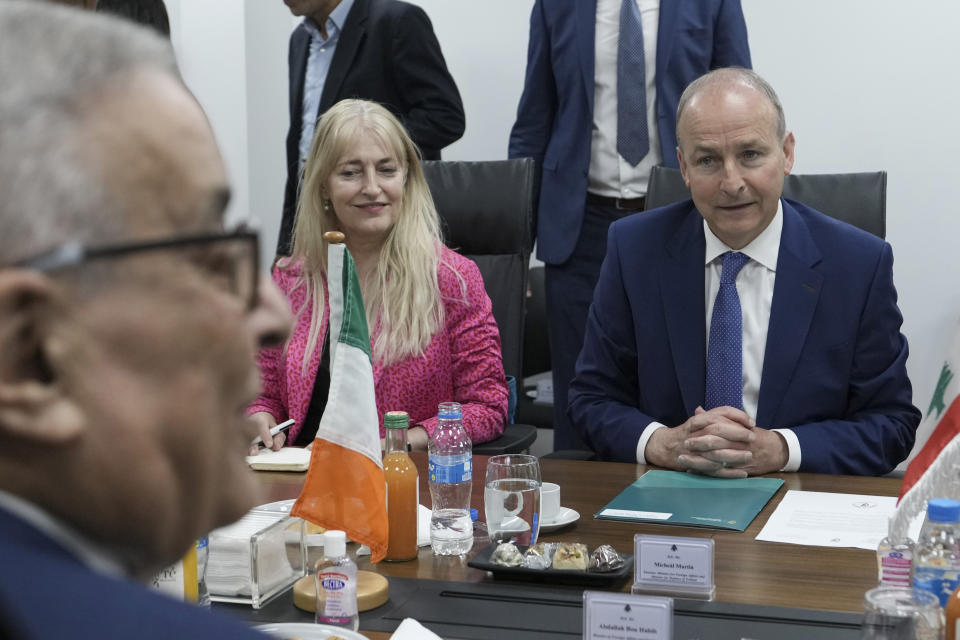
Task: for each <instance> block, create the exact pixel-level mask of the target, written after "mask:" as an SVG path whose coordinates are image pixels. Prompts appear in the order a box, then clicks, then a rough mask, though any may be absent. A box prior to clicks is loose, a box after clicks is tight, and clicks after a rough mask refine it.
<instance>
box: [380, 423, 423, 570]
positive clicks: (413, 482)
mask: <svg viewBox="0 0 960 640" xmlns="http://www.w3.org/2000/svg"><path fill="white" fill-rule="evenodd" d="M409 424H410V417H409V416H408V415H407V414H406V412H405V411H388V412H387V414H386V415H385V416H384V417H383V426H384V427H386V429H387V444H386V447H387V453H386V456H385V457H384V459H383V476H384V478H385V479H386V481H387V522H388V526H389V533H390V536H389V539H388V542H387V555H386V558H385V559H386V560H390V561H402V560H413V559H414V558H416V557H417V507H418V505H419V504H420V474H419V473H418V472H417V467H416V465H414V464H413V460H411V459H410V456H408V455H407V427H408V426H409Z"/></svg>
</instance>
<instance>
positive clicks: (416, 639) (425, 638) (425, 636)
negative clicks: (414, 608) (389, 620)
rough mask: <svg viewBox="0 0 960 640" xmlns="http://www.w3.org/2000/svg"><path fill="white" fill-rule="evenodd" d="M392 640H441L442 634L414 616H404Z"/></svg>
mask: <svg viewBox="0 0 960 640" xmlns="http://www.w3.org/2000/svg"><path fill="white" fill-rule="evenodd" d="M390 640H440V636H438V635H437V634H435V633H434V632H433V631H430V629H427V628H426V627H425V626H423V625H422V624H420V623H419V622H417V621H416V620H414V619H413V618H404V619H403V622H401V623H400V626H399V627H397V630H396V631H394V632H393V635H392V636H390Z"/></svg>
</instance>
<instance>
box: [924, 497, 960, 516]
mask: <svg viewBox="0 0 960 640" xmlns="http://www.w3.org/2000/svg"><path fill="white" fill-rule="evenodd" d="M927 516H928V517H929V518H930V520H932V521H933V522H956V521H957V520H960V502H958V501H956V500H951V499H950V498H934V499H933V500H931V501H930V502H928V503H927Z"/></svg>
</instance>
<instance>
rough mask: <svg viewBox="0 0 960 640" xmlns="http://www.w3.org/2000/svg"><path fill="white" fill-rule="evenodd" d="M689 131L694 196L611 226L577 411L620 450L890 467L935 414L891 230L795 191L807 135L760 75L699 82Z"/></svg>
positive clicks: (608, 446)
mask: <svg viewBox="0 0 960 640" xmlns="http://www.w3.org/2000/svg"><path fill="white" fill-rule="evenodd" d="M677 133H678V137H679V147H678V150H677V159H678V161H679V165H680V170H681V172H682V174H683V177H684V180H685V181H686V183H687V186H688V187H689V188H690V191H691V194H692V196H693V199H692V201H689V200H688V201H686V202H681V203H677V204H674V205H669V206H666V207H662V208H660V209H656V210H653V211H648V212H645V213H643V214H640V215H636V216H631V217H629V218H627V219H624V220H621V221H618V222H616V223H614V224H613V225H611V226H610V233H609V239H608V248H607V256H606V259H605V261H604V263H603V269H602V272H601V274H600V280H599V282H598V285H597V290H596V295H595V297H594V300H593V305H592V306H591V309H590V316H589V318H588V321H587V331H586V338H585V343H584V347H583V351H582V352H581V354H580V358H579V360H578V363H577V375H576V378H575V379H574V382H573V384H572V386H571V394H570V395H571V398H570V415H571V418H572V419H573V421H574V422H575V423H576V424H578V425H580V427H582V428H583V429H584V431H585V432H586V434H587V437H588V440H589V442H590V444H591V445H592V446H593V447H594V448H595V449H596V450H597V451H598V453H599V455H600V457H602V458H605V459H612V460H624V461H638V462H640V463H650V464H655V465H658V466H661V467H665V468H669V469H678V470H691V471H696V472H700V473H704V474H710V475H717V476H726V477H743V476H746V475H748V474H749V475H755V474H762V473H769V472H775V471H781V470H782V471H810V472H817V473H838V474H863V475H878V474H884V473H887V472H889V471H891V470H892V469H893V468H894V467H895V466H896V465H897V463H899V462H900V461H902V460H903V459H905V458H906V456H907V454H908V453H909V452H910V449H911V447H912V445H913V441H914V437H915V433H916V427H917V424H918V423H919V420H920V413H919V411H918V410H917V409H916V408H915V407H914V406H913V405H912V404H911V388H910V381H909V380H908V379H907V374H906V368H905V363H906V359H907V343H906V339H905V338H904V337H903V335H901V333H900V324H901V315H900V311H899V309H898V308H897V296H896V290H895V289H894V286H893V273H892V268H893V255H892V253H891V249H890V245H889V244H887V243H886V242H884V241H883V240H881V239H880V238H877V237H875V236H873V235H871V234H868V233H866V232H864V231H861V230H859V229H856V228H854V227H851V226H849V225H847V224H845V223H842V222H839V221H836V220H834V219H832V218H829V217H827V216H825V215H824V214H822V213H819V212H817V211H814V210H813V209H811V208H809V207H806V206H804V205H803V204H801V203H799V202H793V201H790V200H786V199H781V197H780V196H781V193H782V191H783V179H784V176H785V175H787V174H788V173H789V172H790V170H791V168H792V166H793V153H794V144H795V142H794V136H793V134H792V133H790V132H787V131H786V125H785V121H784V117H783V109H782V107H781V106H780V102H779V100H778V99H777V96H776V94H775V93H774V91H773V89H772V88H771V87H770V86H769V84H767V83H766V82H765V81H764V80H763V79H762V78H760V77H759V76H757V75H756V74H755V73H753V72H751V71H747V70H743V69H720V70H717V71H714V72H712V73H710V74H707V75H706V76H704V77H702V78H700V79H698V80H697V81H695V82H694V83H692V84H691V85H690V86H689V87H688V88H687V89H686V91H685V92H684V94H683V96H682V97H681V98H680V103H679V106H678V112H677Z"/></svg>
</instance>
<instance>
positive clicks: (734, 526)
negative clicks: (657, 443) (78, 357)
mask: <svg viewBox="0 0 960 640" xmlns="http://www.w3.org/2000/svg"><path fill="white" fill-rule="evenodd" d="M781 486H783V480H781V479H779V478H711V477H708V476H700V475H695V474H693V473H683V472H680V471H647V472H646V473H645V474H643V475H642V476H641V477H639V478H637V480H636V481H635V482H634V483H633V484H631V485H630V486H628V487H627V488H626V489H624V490H623V491H621V492H620V494H619V495H618V496H617V497H616V498H614V499H613V500H611V501H610V503H609V504H607V506H605V507H604V508H602V509H600V511H598V512H597V513H595V514H594V517H595V518H598V519H600V520H623V521H625V522H655V523H659V524H673V525H683V526H688V527H705V528H708V529H729V530H732V531H743V530H744V529H746V528H747V527H748V526H750V523H751V522H753V519H754V518H756V517H757V514H758V513H760V510H761V509H763V505H765V504H767V502H768V501H769V500H770V498H772V497H773V494H775V493H776V492H777V489H779V488H780V487H781Z"/></svg>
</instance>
